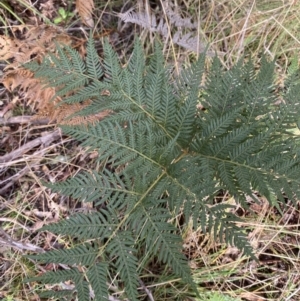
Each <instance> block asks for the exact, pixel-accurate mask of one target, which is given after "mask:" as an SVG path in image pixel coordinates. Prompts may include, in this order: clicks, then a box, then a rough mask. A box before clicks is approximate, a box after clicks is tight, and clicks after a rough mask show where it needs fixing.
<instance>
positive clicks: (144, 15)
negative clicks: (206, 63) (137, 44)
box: [118, 1, 213, 55]
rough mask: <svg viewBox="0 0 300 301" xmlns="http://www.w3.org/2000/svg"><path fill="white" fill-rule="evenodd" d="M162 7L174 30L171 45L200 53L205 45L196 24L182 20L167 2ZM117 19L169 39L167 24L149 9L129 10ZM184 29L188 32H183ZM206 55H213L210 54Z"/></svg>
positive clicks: (189, 19)
mask: <svg viewBox="0 0 300 301" xmlns="http://www.w3.org/2000/svg"><path fill="white" fill-rule="evenodd" d="M163 5H164V10H165V12H166V15H167V17H168V23H169V25H171V26H172V29H173V30H174V29H176V31H175V32H174V33H173V36H172V41H173V43H174V44H176V45H179V46H181V47H184V48H185V49H188V50H191V51H193V52H197V53H202V52H203V51H204V50H205V49H206V46H207V45H206V44H205V43H203V42H202V41H201V38H200V37H199V35H198V33H197V31H196V30H195V29H197V28H198V26H199V24H198V22H192V21H191V18H182V17H181V16H180V14H179V13H178V11H176V9H175V8H174V5H172V4H171V3H169V2H168V1H166V2H165V3H164V4H163ZM149 12H150V13H149ZM118 17H119V18H120V19H121V20H122V21H123V22H125V23H133V24H137V25H139V26H141V27H143V28H146V29H148V30H149V31H150V32H157V33H159V34H160V35H161V36H162V37H163V38H164V39H166V40H167V39H168V38H169V29H168V26H169V25H168V23H167V22H166V21H165V20H164V19H163V16H162V15H158V16H157V15H156V14H155V13H153V12H151V11H150V9H146V8H145V7H144V8H143V9H142V10H141V11H139V12H136V11H134V9H133V8H131V9H129V10H128V11H126V12H125V13H119V14H118ZM186 29H188V30H189V31H187V32H185V31H184V30H186ZM207 54H208V55H213V54H212V53H207Z"/></svg>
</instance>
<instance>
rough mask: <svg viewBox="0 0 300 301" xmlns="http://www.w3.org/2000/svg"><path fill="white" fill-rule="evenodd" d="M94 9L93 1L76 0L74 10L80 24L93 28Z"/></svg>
mask: <svg viewBox="0 0 300 301" xmlns="http://www.w3.org/2000/svg"><path fill="white" fill-rule="evenodd" d="M94 8H95V5H94V0H76V9H77V11H78V13H79V15H80V17H81V20H82V22H83V23H84V24H85V25H87V26H88V27H94V20H93V17H92V11H93V9H94Z"/></svg>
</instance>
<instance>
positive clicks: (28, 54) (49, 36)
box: [0, 26, 111, 125]
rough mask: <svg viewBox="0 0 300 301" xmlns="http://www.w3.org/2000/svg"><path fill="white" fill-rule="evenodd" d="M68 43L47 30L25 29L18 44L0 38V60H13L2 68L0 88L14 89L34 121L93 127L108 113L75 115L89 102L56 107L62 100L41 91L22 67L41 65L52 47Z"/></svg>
mask: <svg viewBox="0 0 300 301" xmlns="http://www.w3.org/2000/svg"><path fill="white" fill-rule="evenodd" d="M72 42H73V40H72V39H71V37H70V36H68V35H66V34H64V33H63V32H61V31H59V30H57V29H56V28H54V27H49V26H40V27H31V28H29V30H28V31H27V32H26V33H25V34H24V37H23V39H22V40H21V39H17V38H15V39H13V38H9V37H6V36H0V43H1V45H2V46H1V48H0V59H4V60H8V59H13V62H12V63H10V64H8V65H7V66H6V68H5V71H4V76H3V78H2V82H3V85H4V87H5V88H6V89H7V90H8V91H10V92H13V91H14V90H15V89H17V88H18V91H19V93H20V94H21V96H22V97H21V98H22V99H24V100H25V102H26V104H27V105H28V106H30V107H31V108H32V109H33V110H36V111H37V114H36V115H35V118H37V119H40V118H45V117H46V118H48V120H49V121H50V122H54V121H56V122H57V123H60V124H68V125H77V124H87V123H94V122H96V121H99V120H101V119H103V118H104V117H105V116H107V115H109V114H110V113H111V112H109V111H103V112H100V113H97V114H91V115H88V116H79V115H76V113H79V112H80V111H81V110H83V109H84V108H86V107H87V106H89V105H90V101H89V100H86V101H84V102H83V103H76V104H60V103H61V101H62V99H61V98H59V97H55V93H56V90H55V88H52V87H44V84H42V82H41V81H40V80H39V79H36V78H35V77H34V74H33V73H32V72H31V71H29V70H27V69H24V68H23V67H22V64H23V63H25V62H28V61H31V60H36V61H37V62H41V61H42V58H43V57H44V56H45V54H46V53H47V52H49V51H50V52H54V53H55V50H56V44H55V43H59V44H64V45H69V46H71V45H72ZM81 44H82V43H81ZM73 115H74V116H73Z"/></svg>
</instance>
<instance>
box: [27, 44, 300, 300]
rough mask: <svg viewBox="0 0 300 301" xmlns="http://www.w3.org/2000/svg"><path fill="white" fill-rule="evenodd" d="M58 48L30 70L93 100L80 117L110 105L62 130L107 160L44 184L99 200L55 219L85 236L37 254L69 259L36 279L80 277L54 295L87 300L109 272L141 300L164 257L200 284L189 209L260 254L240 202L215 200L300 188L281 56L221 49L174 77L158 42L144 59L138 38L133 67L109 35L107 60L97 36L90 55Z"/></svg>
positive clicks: (280, 198)
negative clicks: (244, 225) (234, 207)
mask: <svg viewBox="0 0 300 301" xmlns="http://www.w3.org/2000/svg"><path fill="white" fill-rule="evenodd" d="M57 49H58V56H54V55H49V56H48V57H46V58H45V59H44V61H43V62H42V64H40V65H39V64H37V63H31V64H29V65H27V68H29V69H30V70H32V71H33V72H34V73H35V75H36V76H37V77H39V78H42V79H43V81H44V83H45V84H46V85H48V86H49V85H50V86H54V87H59V89H60V90H59V92H58V96H60V97H62V98H63V99H64V102H65V103H80V102H82V101H85V100H87V99H89V100H91V104H90V106H89V107H87V108H85V109H84V110H83V111H82V112H81V113H80V115H81V116H85V115H90V114H97V113H99V112H101V111H106V112H110V114H109V115H108V116H107V117H106V118H105V119H104V120H102V121H100V122H98V123H94V124H89V125H83V126H73V125H69V126H63V127H62V128H63V131H64V133H65V134H67V135H70V136H72V137H74V138H75V139H76V140H78V141H80V142H81V144H82V146H84V147H87V148H89V149H92V150H97V151H98V154H99V161H100V162H106V165H105V166H109V168H105V167H104V168H103V169H101V170H95V171H91V172H85V173H80V174H78V175H77V176H75V177H74V178H71V179H69V180H67V181H65V182H62V183H55V184H46V186H48V187H49V188H51V189H52V190H53V191H56V192H61V193H62V194H64V195H67V196H70V197H73V198H76V199H80V200H83V201H86V202H94V205H95V208H101V209H99V210H98V211H97V212H93V213H89V214H75V215H72V216H70V218H69V219H67V220H63V221H61V222H59V223H57V224H52V225H48V226H45V227H44V228H43V229H42V230H48V231H52V232H55V233H59V234H63V235H70V236H74V237H76V238H77V239H78V240H77V241H82V243H79V244H78V245H77V246H75V247H74V248H70V249H65V250H55V251H50V252H46V253H44V254H39V255H32V256H30V257H31V258H34V259H37V260H40V261H42V262H53V263H59V264H64V265H68V266H70V267H71V268H70V269H61V270H58V271H56V272H48V273H45V274H44V275H41V276H39V277H35V278H31V279H29V280H37V281H41V282H43V283H59V282H62V281H66V280H70V279H71V280H72V281H73V282H74V284H75V287H74V290H64V291H59V292H47V293H45V294H46V295H47V296H50V295H51V294H52V295H51V296H57V297H59V296H61V295H65V294H67V295H72V294H73V293H74V291H76V292H77V296H78V299H79V300H80V301H85V300H89V299H90V298H94V299H95V300H107V299H108V298H109V294H110V288H109V287H108V284H107V283H108V279H109V278H110V279H114V281H115V284H116V287H117V288H119V289H120V294H121V292H122V290H123V287H124V292H125V295H126V296H127V298H128V299H129V300H131V301H134V300H139V294H140V293H139V289H138V288H139V286H140V279H141V276H142V275H144V274H147V273H146V271H145V267H146V266H147V264H148V263H149V262H150V261H151V260H153V259H154V258H155V260H158V261H159V262H160V263H161V264H162V265H164V264H165V265H167V266H168V267H169V268H171V270H172V273H174V274H175V275H176V276H177V277H180V278H182V279H183V281H185V282H186V283H187V284H189V285H191V286H192V287H193V288H194V289H195V290H197V288H196V286H195V285H194V283H193V279H192V277H191V274H190V271H189V266H188V262H187V259H186V258H185V256H184V255H183V253H182V250H181V248H182V238H181V235H180V233H181V231H182V228H183V227H184V224H182V223H176V218H175V217H176V216H178V215H179V214H180V215H181V216H182V219H181V220H184V221H185V224H188V223H189V221H192V222H193V226H194V227H195V228H197V227H199V226H200V227H201V228H202V230H203V232H210V233H213V235H214V237H215V238H217V237H218V238H220V239H221V241H225V242H226V243H228V244H234V245H236V246H237V247H239V248H240V249H241V250H243V251H244V253H245V254H246V255H248V256H251V257H253V258H254V255H253V252H252V249H251V246H250V245H249V243H248V241H247V239H246V236H245V234H244V233H243V231H242V230H241V229H240V228H239V227H238V226H237V225H236V222H237V221H238V220H239V219H238V218H237V217H236V216H235V215H234V214H233V213H232V211H231V210H230V209H231V206H230V205H229V204H226V203H218V202H215V198H214V197H215V196H216V195H217V194H218V193H220V192H222V191H223V192H224V191H228V193H229V194H230V195H231V196H233V197H234V198H235V200H236V201H237V202H240V204H241V205H242V206H247V201H246V199H247V197H249V196H250V197H251V198H253V199H254V200H255V199H257V196H265V197H266V198H267V199H268V200H269V201H270V202H271V203H272V204H273V205H275V206H277V207H278V208H280V207H279V203H283V204H284V202H285V200H286V199H287V198H288V199H291V200H295V199H296V198H298V197H299V196H300V185H299V184H300V161H299V153H300V148H299V143H298V140H299V138H298V137H297V136H295V135H293V134H292V133H293V131H291V130H292V129H293V128H295V127H296V126H297V124H298V122H299V116H300V114H299V113H300V112H299V107H300V104H299V101H298V96H299V93H300V85H299V84H296V83H295V81H294V80H288V81H287V82H286V87H285V89H281V90H280V91H279V89H278V87H276V86H275V85H274V83H273V80H274V79H273V77H274V62H267V61H266V60H264V59H262V60H261V67H260V69H259V71H258V72H256V71H255V68H254V66H253V65H252V64H251V62H248V63H243V62H241V61H240V62H238V63H237V64H236V66H235V67H234V68H232V69H231V70H229V71H226V70H224V68H223V67H222V65H221V63H220V61H219V60H218V59H217V58H214V59H213V61H212V62H211V64H210V68H208V70H206V66H207V64H206V61H205V55H204V54H203V55H201V56H200V57H199V59H198V60H197V61H195V62H194V63H193V64H192V65H191V66H190V67H188V68H185V69H183V70H182V71H181V74H180V76H175V75H173V74H172V72H170V67H169V66H166V65H165V62H164V58H163V54H162V52H161V50H160V47H159V45H158V44H157V45H156V47H155V50H154V53H153V55H152V56H151V57H150V58H149V59H147V60H146V59H145V55H144V53H143V50H142V47H141V44H140V43H139V41H136V43H135V47H134V50H133V53H132V56H131V58H130V61H129V62H128V63H127V64H126V65H125V66H122V65H121V63H120V61H119V59H118V56H117V54H116V53H115V52H114V51H113V49H112V47H111V46H110V45H109V44H108V43H107V42H106V43H104V59H103V62H102V63H101V62H100V59H99V57H98V55H97V52H96V50H95V48H94V42H93V40H92V39H90V40H89V42H88V45H87V55H86V58H85V59H82V58H81V57H80V55H79V54H78V53H77V52H76V51H75V50H73V49H71V48H69V47H65V48H61V47H59V46H58V47H57ZM203 83H204V84H203ZM203 108H204V109H203Z"/></svg>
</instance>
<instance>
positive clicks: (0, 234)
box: [0, 228, 45, 253]
mask: <svg viewBox="0 0 300 301" xmlns="http://www.w3.org/2000/svg"><path fill="white" fill-rule="evenodd" d="M0 243H1V244H2V245H6V246H8V247H13V248H17V249H19V250H28V251H33V252H38V253H41V252H42V253H43V252H45V251H44V250H43V249H42V248H40V247H38V246H35V245H33V244H31V243H23V242H20V241H16V240H14V239H12V238H11V237H10V236H9V235H8V234H7V233H6V232H5V231H4V230H3V229H1V228H0Z"/></svg>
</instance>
